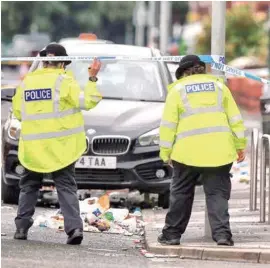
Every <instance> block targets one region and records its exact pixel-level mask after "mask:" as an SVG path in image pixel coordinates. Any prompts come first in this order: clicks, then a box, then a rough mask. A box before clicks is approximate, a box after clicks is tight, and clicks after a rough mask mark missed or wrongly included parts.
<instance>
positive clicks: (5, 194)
mask: <svg viewBox="0 0 270 268" xmlns="http://www.w3.org/2000/svg"><path fill="white" fill-rule="evenodd" d="M3 176H4V174H3V172H2V182H1V186H2V189H1V190H2V191H1V194H2V200H3V202H4V203H7V204H16V205H17V204H18V201H19V195H20V188H19V187H18V186H9V185H7V184H5V182H4V180H3Z"/></svg>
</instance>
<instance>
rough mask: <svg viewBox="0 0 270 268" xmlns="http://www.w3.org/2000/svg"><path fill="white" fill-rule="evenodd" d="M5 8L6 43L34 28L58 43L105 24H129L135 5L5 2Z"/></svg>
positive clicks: (4, 34)
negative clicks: (14, 36)
mask: <svg viewBox="0 0 270 268" xmlns="http://www.w3.org/2000/svg"><path fill="white" fill-rule="evenodd" d="M1 4H2V5H1V15H2V39H4V41H5V40H6V41H10V40H11V38H12V36H13V35H14V34H24V33H29V31H30V29H31V25H33V24H34V25H36V26H37V28H38V30H39V31H41V32H48V33H49V34H50V35H51V37H52V39H53V40H58V39H60V38H62V37H67V36H77V35H78V34H79V33H81V32H94V31H98V30H100V29H103V28H106V27H105V25H104V21H109V22H111V23H112V22H118V21H122V22H124V23H125V22H126V21H131V19H132V11H133V7H134V5H135V2H131V1H125V2H120V1H119V2H118V1H117V2H111V1H108V2H98V1H76V2H75V1H72V2H71V1H66V2H64V1H63V2H62V1H27V2H26V1H25V2H19V1H14V2H13V1H4V2H2V3H1ZM99 33H100V32H99ZM101 34H102V33H101Z"/></svg>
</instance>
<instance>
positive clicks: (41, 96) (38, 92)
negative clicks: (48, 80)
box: [24, 88, 52, 101]
mask: <svg viewBox="0 0 270 268" xmlns="http://www.w3.org/2000/svg"><path fill="white" fill-rule="evenodd" d="M51 99H52V89H51V88H43V89H30V90H25V91H24V100H25V101H41V100H51Z"/></svg>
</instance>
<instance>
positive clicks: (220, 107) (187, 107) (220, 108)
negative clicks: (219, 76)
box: [179, 82, 224, 119]
mask: <svg viewBox="0 0 270 268" xmlns="http://www.w3.org/2000/svg"><path fill="white" fill-rule="evenodd" d="M215 85H217V87H218V92H217V105H215V106H211V107H199V108H192V107H191V105H190V103H189V101H188V97H187V93H186V91H185V88H184V87H183V86H181V87H180V88H179V91H180V95H181V99H182V102H183V105H184V109H185V111H184V112H183V113H182V114H180V116H179V118H180V119H182V118H186V117H188V116H191V115H194V114H198V113H216V112H224V109H223V105H222V86H221V84H220V83H218V82H215Z"/></svg>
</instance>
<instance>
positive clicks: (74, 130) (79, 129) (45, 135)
mask: <svg viewBox="0 0 270 268" xmlns="http://www.w3.org/2000/svg"><path fill="white" fill-rule="evenodd" d="M80 132H84V127H83V126H80V127H76V128H72V129H68V130H64V131H58V132H48V133H38V134H22V135H21V138H22V139H23V140H25V141H32V140H41V139H52V138H59V137H65V136H69V135H73V134H77V133H80Z"/></svg>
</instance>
